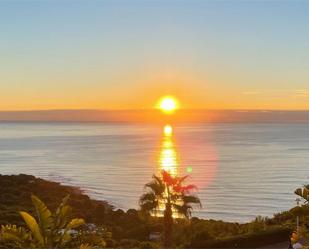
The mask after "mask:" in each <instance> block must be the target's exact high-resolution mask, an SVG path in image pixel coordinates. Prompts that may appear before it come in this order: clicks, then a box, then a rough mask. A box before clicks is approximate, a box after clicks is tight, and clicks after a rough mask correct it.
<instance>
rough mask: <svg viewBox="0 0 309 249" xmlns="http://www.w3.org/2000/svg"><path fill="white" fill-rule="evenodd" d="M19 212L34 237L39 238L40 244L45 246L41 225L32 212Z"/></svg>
mask: <svg viewBox="0 0 309 249" xmlns="http://www.w3.org/2000/svg"><path fill="white" fill-rule="evenodd" d="M19 213H20V215H21V217H22V218H23V219H24V221H25V223H26V224H27V226H28V228H29V229H30V231H31V233H32V235H33V237H34V238H35V239H36V240H37V242H38V243H39V245H41V246H44V238H43V236H42V234H41V231H40V227H39V225H38V223H37V222H36V220H35V219H34V218H33V217H32V216H31V215H30V214H28V213H26V212H19Z"/></svg>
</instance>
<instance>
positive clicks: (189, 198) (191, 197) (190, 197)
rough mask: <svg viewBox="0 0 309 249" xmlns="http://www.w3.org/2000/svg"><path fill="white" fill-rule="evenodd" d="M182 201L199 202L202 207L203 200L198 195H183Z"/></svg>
mask: <svg viewBox="0 0 309 249" xmlns="http://www.w3.org/2000/svg"><path fill="white" fill-rule="evenodd" d="M182 201H183V203H184V204H189V203H193V204H198V205H199V206H200V207H202V203H201V200H200V199H199V198H198V197H197V196H194V195H183V196H182Z"/></svg>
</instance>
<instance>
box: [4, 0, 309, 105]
mask: <svg viewBox="0 0 309 249" xmlns="http://www.w3.org/2000/svg"><path fill="white" fill-rule="evenodd" d="M308 11H309V2H308V1H250V2H249V1H248V2H246V1H232V2H231V1H197V0H196V1H194V0H193V1H162V0H158V1H137V0H132V1H92V2H86V1H64V2H63V1H62V2H60V1H13V2H12V1H1V2H0V28H1V46H0V53H1V58H0V68H1V69H0V70H1V71H0V82H1V83H0V84H1V85H0V86H1V91H0V97H1V101H0V110H48V109H102V108H103V109H113V110H115V109H144V108H146V109H148V108H152V107H154V105H155V103H156V101H157V100H158V99H159V98H160V97H161V96H162V95H165V94H172V95H174V96H176V97H177V98H178V99H179V100H180V107H181V108H185V109H187V108H189V109H271V110H274V109H276V110H279V109H286V110H294V109H297V110H308V109H309V87H308V80H309V74H308V72H309V71H308V65H309V50H308V40H309V29H308V28H307V27H308V25H309V16H308Z"/></svg>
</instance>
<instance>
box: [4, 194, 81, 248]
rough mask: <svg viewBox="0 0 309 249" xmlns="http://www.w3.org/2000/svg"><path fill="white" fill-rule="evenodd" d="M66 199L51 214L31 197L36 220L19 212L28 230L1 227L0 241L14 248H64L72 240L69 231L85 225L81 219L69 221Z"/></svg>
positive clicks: (38, 200)
mask: <svg viewBox="0 0 309 249" xmlns="http://www.w3.org/2000/svg"><path fill="white" fill-rule="evenodd" d="M68 198H69V196H66V197H65V198H64V199H63V201H62V203H61V204H60V205H59V207H58V209H57V211H56V212H55V213H54V214H52V213H51V211H50V210H49V209H48V208H47V207H46V205H45V204H44V202H42V201H41V200H40V199H39V198H38V197H36V196H35V195H32V196H31V200H32V203H33V205H34V207H35V213H36V216H37V219H35V218H34V217H33V216H32V215H30V214H29V213H27V212H20V215H21V217H22V218H23V220H24V222H25V223H26V225H27V228H28V229H25V228H23V227H16V226H15V225H6V226H2V227H1V230H0V240H2V241H7V242H11V243H13V244H14V245H15V246H14V248H61V247H65V245H67V244H68V243H69V242H70V241H71V240H72V236H71V234H70V232H71V230H72V229H75V228H77V227H79V226H81V225H83V224H84V223H85V222H84V220H83V219H78V218H76V219H70V214H71V211H72V208H71V207H70V206H69V205H67V201H68ZM83 246H85V245H83Z"/></svg>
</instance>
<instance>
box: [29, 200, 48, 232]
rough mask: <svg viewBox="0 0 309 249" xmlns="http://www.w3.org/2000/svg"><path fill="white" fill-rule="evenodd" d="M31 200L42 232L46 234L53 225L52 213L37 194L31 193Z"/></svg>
mask: <svg viewBox="0 0 309 249" xmlns="http://www.w3.org/2000/svg"><path fill="white" fill-rule="evenodd" d="M31 200H32V202H33V205H34V206H35V209H36V213H37V216H38V220H39V225H40V228H41V232H42V233H43V235H44V234H46V233H47V231H48V230H50V229H51V227H52V226H53V218H52V214H51V212H50V211H49V209H48V208H47V207H46V205H45V204H44V202H42V201H41V200H40V199H39V198H38V197H36V196H35V195H31Z"/></svg>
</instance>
